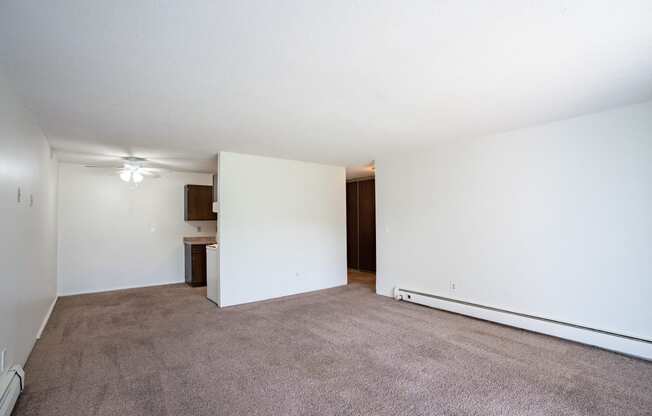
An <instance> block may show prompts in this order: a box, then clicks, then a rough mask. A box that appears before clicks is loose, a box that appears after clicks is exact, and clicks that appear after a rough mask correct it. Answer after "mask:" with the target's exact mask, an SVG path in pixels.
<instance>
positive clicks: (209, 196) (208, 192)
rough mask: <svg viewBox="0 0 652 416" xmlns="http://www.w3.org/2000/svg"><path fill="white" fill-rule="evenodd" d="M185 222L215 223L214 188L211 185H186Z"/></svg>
mask: <svg viewBox="0 0 652 416" xmlns="http://www.w3.org/2000/svg"><path fill="white" fill-rule="evenodd" d="M183 217H184V220H185V221H215V220H217V214H215V213H214V212H213V187H212V186H210V185H186V186H185V189H184V213H183Z"/></svg>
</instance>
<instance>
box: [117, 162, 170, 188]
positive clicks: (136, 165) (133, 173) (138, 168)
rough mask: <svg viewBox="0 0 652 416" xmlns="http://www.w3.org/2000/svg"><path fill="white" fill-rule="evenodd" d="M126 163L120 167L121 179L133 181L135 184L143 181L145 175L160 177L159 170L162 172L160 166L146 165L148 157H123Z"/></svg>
mask: <svg viewBox="0 0 652 416" xmlns="http://www.w3.org/2000/svg"><path fill="white" fill-rule="evenodd" d="M122 159H123V160H124V163H123V165H122V168H120V169H118V171H119V172H120V179H122V180H123V181H125V182H133V183H135V184H138V183H141V182H142V181H143V179H144V178H145V176H149V177H152V178H159V177H160V176H161V175H159V174H158V173H157V172H160V171H161V169H159V168H148V167H146V166H144V165H145V162H147V159H145V158H142V157H135V156H127V157H123V158H122Z"/></svg>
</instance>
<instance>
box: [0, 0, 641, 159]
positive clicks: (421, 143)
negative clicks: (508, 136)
mask: <svg viewBox="0 0 652 416" xmlns="http://www.w3.org/2000/svg"><path fill="white" fill-rule="evenodd" d="M650 22H652V2H651V1H650V0H641V1H634V0H622V1H618V2H615V1H611V0H609V1H607V0H587V1H560V0H548V1H540V0H536V1H535V0H527V1H524V0H510V1H505V0H502V1H501V0H496V1H484V0H483V1H480V0H478V1H470V0H466V1H464V0H460V1H432V0H431V1H417V0H407V1H382V0H373V1H354V0H346V1H338V0H333V1H306V0H292V1H289V0H273V1H263V0H258V1H246V0H229V1H215V0H205V1H199V0H196V1H192V0H190V1H178V0H175V1H165V0H157V1H154V0H150V1H146V0H139V1H133V0H128V1H126V0H114V1H105V2H98V1H87V0H67V1H42V0H38V1H35V0H5V1H3V2H0V57H1V59H2V62H0V65H1V66H3V67H4V68H5V69H4V70H5V72H6V73H7V75H8V77H9V78H10V79H11V80H12V81H13V83H14V85H15V86H16V89H17V91H18V92H19V94H21V95H22V96H23V98H24V100H25V103H26V105H27V106H28V107H29V108H30V109H31V110H32V112H33V113H34V115H35V117H36V118H37V120H38V122H39V124H40V125H41V126H42V128H43V130H44V132H45V133H46V135H47V136H48V137H49V138H50V140H51V143H52V144H53V146H54V147H55V148H58V149H60V150H63V151H67V152H76V153H94V154H102V155H104V154H119V155H123V154H137V155H145V156H146V155H147V154H150V155H155V156H156V157H160V158H173V159H174V158H188V160H196V161H199V160H202V161H203V162H201V163H206V161H207V160H210V159H211V158H212V157H213V156H214V154H215V153H216V152H218V151H220V150H229V151H236V152H245V153H254V154H262V155H269V156H279V157H286V158H292V159H300V160H309V161H317V162H324V163H333V164H339V165H364V164H367V163H368V162H369V161H370V160H372V159H374V158H377V157H378V156H380V155H383V154H385V153H387V152H402V151H407V150H410V149H419V148H422V147H425V146H428V145H429V144H431V143H432V142H433V141H436V140H442V139H454V138H457V137H468V136H473V135H481V134H487V133H492V132H496V131H501V130H508V129H513V128H517V127H522V126H526V125H531V124H536V123H540V122H545V121H550V120H556V119H561V118H566V117H570V116H574V115H579V114H584V113H588V112H593V111H597V110H601V109H605V108H609V107H614V106H618V105H621V104H628V103H632V102H637V101H642V100H644V99H648V98H650V97H652V53H650V52H651V51H652V24H650ZM198 163H199V162H198ZM197 166H199V164H198V165H197Z"/></svg>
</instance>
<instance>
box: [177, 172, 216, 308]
mask: <svg viewBox="0 0 652 416" xmlns="http://www.w3.org/2000/svg"><path fill="white" fill-rule="evenodd" d="M217 189H218V188H217V175H213V184H212V185H192V184H187V185H185V187H184V221H186V222H191V221H217V207H218V204H217V200H218V198H217ZM217 243H218V242H217V233H216V235H215V236H212V237H211V236H192V237H184V238H183V244H184V265H185V282H186V284H187V285H189V286H192V287H203V286H205V287H206V297H207V298H208V299H209V300H210V301H212V302H213V303H215V304H216V305H218V306H219V298H220V289H219V251H218V249H217Z"/></svg>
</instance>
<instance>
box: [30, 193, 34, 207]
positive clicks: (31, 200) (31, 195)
mask: <svg viewBox="0 0 652 416" xmlns="http://www.w3.org/2000/svg"><path fill="white" fill-rule="evenodd" d="M29 206H30V208H31V207H33V206H34V195H33V194H29Z"/></svg>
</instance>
